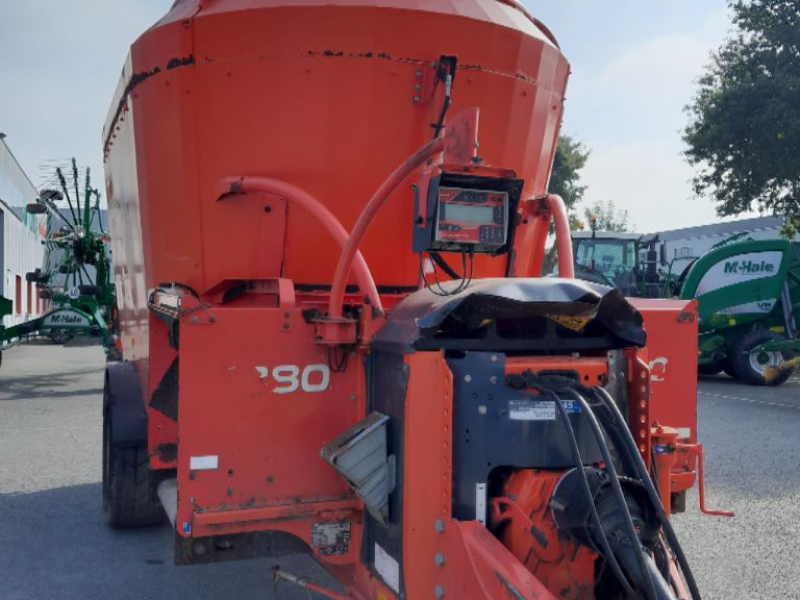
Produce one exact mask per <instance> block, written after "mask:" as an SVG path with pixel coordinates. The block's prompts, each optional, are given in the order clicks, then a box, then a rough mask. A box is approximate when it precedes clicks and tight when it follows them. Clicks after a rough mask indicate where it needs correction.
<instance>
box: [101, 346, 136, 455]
mask: <svg viewBox="0 0 800 600" xmlns="http://www.w3.org/2000/svg"><path fill="white" fill-rule="evenodd" d="M106 392H107V393H106V394H105V395H104V396H103V415H104V416H105V418H108V419H111V431H112V438H113V439H112V443H113V444H115V445H117V444H126V445H128V444H139V443H144V444H146V443H147V412H146V411H145V408H144V401H143V396H142V388H141V384H140V382H139V375H138V374H137V372H136V368H135V367H134V366H133V363H130V362H126V361H118V362H117V361H111V362H108V363H107V364H106Z"/></svg>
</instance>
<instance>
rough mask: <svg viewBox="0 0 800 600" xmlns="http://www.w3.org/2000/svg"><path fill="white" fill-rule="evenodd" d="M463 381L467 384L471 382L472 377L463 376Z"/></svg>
mask: <svg viewBox="0 0 800 600" xmlns="http://www.w3.org/2000/svg"><path fill="white" fill-rule="evenodd" d="M464 381H466V382H467V383H469V382H470V381H472V375H464Z"/></svg>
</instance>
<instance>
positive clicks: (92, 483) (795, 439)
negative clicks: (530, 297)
mask: <svg viewBox="0 0 800 600" xmlns="http://www.w3.org/2000/svg"><path fill="white" fill-rule="evenodd" d="M103 365H104V358H103V353H102V350H101V349H100V348H99V347H82V348H62V347H57V346H47V345H44V346H23V347H18V348H15V349H12V350H11V351H8V352H6V353H4V356H3V365H2V368H0V600H49V599H62V598H67V599H72V598H75V599H87V600H94V599H98V600H100V599H102V600H107V599H111V598H113V599H115V600H123V599H128V598H130V599H145V600H149V599H154V600H171V599H173V598H174V599H178V598H180V599H185V598H192V599H195V600H205V599H209V600H210V599H214V600H219V599H221V598H224V599H227V598H247V599H248V600H249V599H262V598H263V599H271V598H280V599H283V600H301V599H308V598H309V596H308V595H307V594H306V593H305V592H304V591H303V590H300V589H297V588H294V587H290V586H286V585H283V586H282V587H281V588H280V589H279V591H278V593H277V595H276V594H275V592H274V591H273V589H272V583H271V577H270V570H271V567H272V566H273V565H274V564H275V562H276V561H274V560H268V559H257V560H247V561H238V562H230V563H218V564H213V565H202V566H193V567H175V566H174V565H173V564H172V543H171V542H172V537H171V532H170V529H169V527H168V526H166V525H165V526H163V527H158V528H154V529H146V530H138V531H113V530H111V529H109V528H107V527H106V526H105V524H104V523H103V518H102V512H101V492H100V483H99V481H100V446H101V427H102V415H101V403H102V385H103ZM698 410H699V418H700V423H699V430H700V436H701V438H702V441H703V443H704V444H705V446H706V455H707V457H706V469H707V477H706V481H707V489H706V499H707V503H708V505H709V507H710V508H721V509H727V510H733V511H735V512H736V517H735V518H733V519H724V518H719V517H706V516H702V515H700V514H699V511H698V509H697V497H696V493H695V494H692V495H691V496H690V498H689V501H688V503H687V512H686V513H685V514H682V515H677V516H676V517H675V519H674V523H675V527H676V530H677V532H678V536H679V538H680V540H681V542H682V544H683V547H684V550H685V551H686V554H687V556H688V558H689V561H690V564H691V565H692V568H693V571H694V573H695V575H696V578H697V580H698V583H699V585H700V589H701V591H702V593H703V598H704V600H738V599H742V600H744V599H747V600H784V599H787V600H788V599H792V600H800V382H798V381H796V380H792V381H790V382H788V383H787V384H785V385H784V386H782V387H780V388H752V387H748V386H744V385H741V384H737V383H735V382H733V381H732V380H730V379H728V378H727V377H725V376H719V377H714V378H704V379H703V380H702V381H701V384H700V394H699V402H698ZM280 564H281V566H282V567H283V568H285V569H287V570H289V571H292V572H294V573H296V574H299V575H303V576H309V577H311V578H312V579H313V580H317V581H326V580H327V578H326V577H325V575H324V573H323V571H322V569H321V568H320V567H318V566H317V565H316V564H315V563H314V562H313V561H311V560H310V559H309V558H307V557H303V556H295V557H284V558H281V559H280ZM458 600H461V599H458ZM465 600H466V599H465Z"/></svg>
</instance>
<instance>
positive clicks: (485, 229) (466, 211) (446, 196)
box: [434, 187, 508, 252]
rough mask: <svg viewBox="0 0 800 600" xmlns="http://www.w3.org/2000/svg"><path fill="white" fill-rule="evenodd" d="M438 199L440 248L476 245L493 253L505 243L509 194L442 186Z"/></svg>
mask: <svg viewBox="0 0 800 600" xmlns="http://www.w3.org/2000/svg"><path fill="white" fill-rule="evenodd" d="M437 200H438V211H437V219H436V234H435V236H434V240H435V242H437V243H436V245H437V246H440V247H452V246H473V248H474V249H475V250H476V251H478V252H490V251H492V250H495V249H497V248H499V247H501V246H503V245H504V244H505V243H506V236H507V235H508V193H507V192H496V191H491V190H469V189H462V188H452V187H440V188H439V194H438V199H437Z"/></svg>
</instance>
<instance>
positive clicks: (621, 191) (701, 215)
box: [584, 140, 718, 233]
mask: <svg viewBox="0 0 800 600" xmlns="http://www.w3.org/2000/svg"><path fill="white" fill-rule="evenodd" d="M679 152H680V145H679V144H676V143H675V142H674V141H673V140H642V141H637V142H631V143H625V144H616V145H614V146H612V147H609V148H596V149H595V151H594V152H593V153H592V155H591V157H590V158H589V161H588V162H587V164H586V168H585V172H584V174H585V181H586V182H588V183H589V189H588V190H587V191H586V196H585V202H584V204H585V205H590V204H593V203H594V202H597V201H606V200H610V199H613V200H614V202H615V204H616V206H617V208H618V209H625V210H628V211H629V215H630V223H631V225H632V226H633V227H635V228H636V231H639V232H642V233H651V232H656V231H664V230H668V229H677V228H680V227H688V226H691V225H699V224H706V223H713V222H714V221H716V220H718V217H717V216H716V213H715V209H714V205H713V204H712V203H711V202H709V201H706V200H700V199H693V198H691V197H690V190H691V186H690V184H689V180H690V179H691V177H692V169H691V167H690V166H689V165H688V164H686V162H685V161H684V160H683V158H682V157H681V156H680V154H679Z"/></svg>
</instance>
